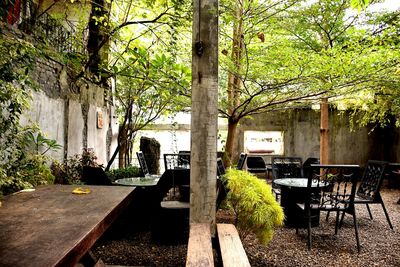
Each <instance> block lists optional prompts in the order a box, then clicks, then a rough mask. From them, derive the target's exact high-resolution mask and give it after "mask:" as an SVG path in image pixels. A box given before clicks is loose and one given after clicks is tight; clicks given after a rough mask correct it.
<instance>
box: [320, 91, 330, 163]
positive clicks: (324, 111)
mask: <svg viewBox="0 0 400 267" xmlns="http://www.w3.org/2000/svg"><path fill="white" fill-rule="evenodd" d="M320 123H321V128H320V147H319V154H320V162H321V164H328V163H329V112H328V99H327V98H323V99H322V100H321V122H320Z"/></svg>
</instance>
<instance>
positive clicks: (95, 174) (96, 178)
mask: <svg viewBox="0 0 400 267" xmlns="http://www.w3.org/2000/svg"><path fill="white" fill-rule="evenodd" d="M82 182H84V183H85V184H87V185H112V182H111V180H110V179H109V178H108V176H107V175H106V173H105V172H104V170H103V168H101V167H92V166H83V168H82Z"/></svg>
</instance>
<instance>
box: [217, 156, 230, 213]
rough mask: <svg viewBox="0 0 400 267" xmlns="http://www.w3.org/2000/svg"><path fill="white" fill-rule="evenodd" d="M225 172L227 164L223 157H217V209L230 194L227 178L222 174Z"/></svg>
mask: <svg viewBox="0 0 400 267" xmlns="http://www.w3.org/2000/svg"><path fill="white" fill-rule="evenodd" d="M224 174H225V166H224V162H223V161H222V159H221V158H217V175H218V177H217V197H216V205H217V206H216V207H217V210H218V209H219V206H220V205H221V203H222V201H224V199H225V198H226V196H227V195H228V191H229V190H228V188H227V187H226V182H227V181H226V179H224V178H223V177H222V176H223V175H224Z"/></svg>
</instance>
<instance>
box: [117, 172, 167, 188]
mask: <svg viewBox="0 0 400 267" xmlns="http://www.w3.org/2000/svg"><path fill="white" fill-rule="evenodd" d="M159 180H160V176H158V175H157V176H154V177H152V176H146V177H132V178H122V179H118V180H115V181H114V184H116V185H125V186H137V187H148V186H155V185H157V183H158V181H159Z"/></svg>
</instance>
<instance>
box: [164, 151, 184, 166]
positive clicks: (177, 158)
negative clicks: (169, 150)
mask: <svg viewBox="0 0 400 267" xmlns="http://www.w3.org/2000/svg"><path fill="white" fill-rule="evenodd" d="M164 167H165V169H166V170H173V169H190V153H178V154H164Z"/></svg>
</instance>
